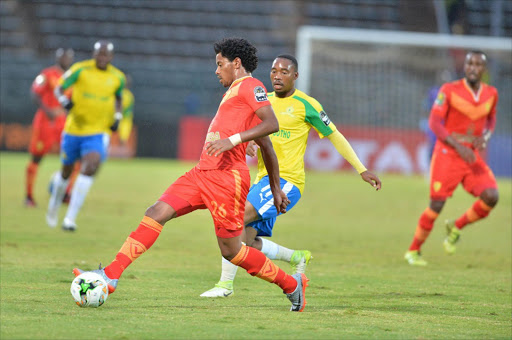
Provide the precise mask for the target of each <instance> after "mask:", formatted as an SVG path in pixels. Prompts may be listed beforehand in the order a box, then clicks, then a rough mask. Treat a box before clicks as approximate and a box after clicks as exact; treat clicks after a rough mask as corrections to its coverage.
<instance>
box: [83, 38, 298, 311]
mask: <svg viewBox="0 0 512 340" xmlns="http://www.w3.org/2000/svg"><path fill="white" fill-rule="evenodd" d="M214 50H215V53H216V64H217V69H216V71H215V74H216V75H217V77H218V78H219V80H220V83H221V84H222V85H223V86H224V87H227V88H228V90H227V91H226V93H225V94H224V97H223V98H222V101H221V103H220V105H219V108H218V110H217V113H216V115H215V117H214V118H213V120H212V122H211V124H210V127H209V129H208V134H207V135H206V141H205V146H204V148H203V151H202V153H201V157H200V160H199V164H198V165H196V166H195V167H194V168H192V169H191V170H190V171H189V172H187V173H185V174H184V175H183V176H181V177H180V178H178V179H177V180H176V181H175V182H174V183H173V184H172V185H171V186H170V187H169V188H167V190H166V191H165V192H164V193H163V195H162V196H160V198H159V199H158V201H157V202H156V203H155V204H154V205H152V206H151V207H149V208H148V209H147V210H146V214H145V216H144V217H143V219H142V222H141V223H140V224H139V227H138V228H137V230H135V231H134V232H132V233H131V234H130V236H129V237H128V238H127V239H126V241H125V243H124V244H123V246H122V247H121V250H120V251H119V253H118V254H117V256H116V259H115V260H114V261H113V262H112V263H111V264H110V265H108V266H107V267H105V268H104V269H101V268H100V269H98V270H96V271H95V272H97V273H99V274H100V275H102V276H103V277H104V278H105V279H106V280H107V282H108V284H109V290H110V292H113V291H114V290H115V289H116V287H117V283H118V279H119V277H120V276H121V274H122V273H123V271H124V270H125V269H126V268H127V267H128V266H129V265H130V264H131V263H132V262H133V261H135V260H136V259H137V258H138V257H139V256H140V255H142V254H143V253H144V252H145V251H146V250H148V249H149V248H150V247H151V246H152V245H153V243H154V242H155V241H156V239H157V238H158V236H159V235H160V232H161V231H162V229H163V225H164V224H165V223H166V222H167V221H169V220H171V219H173V218H175V217H179V216H182V215H186V214H188V213H190V212H192V211H194V210H197V209H208V210H210V213H211V215H212V218H213V222H214V226H215V233H216V235H217V242H218V245H219V248H220V251H221V254H222V256H223V257H224V258H225V259H226V260H228V261H230V262H231V263H233V264H234V265H236V266H240V267H242V268H244V269H245V270H247V272H248V273H249V274H251V275H252V276H256V277H259V278H261V279H263V280H265V281H268V282H271V283H274V284H276V285H278V286H279V287H280V288H281V289H282V290H283V292H284V293H285V294H286V295H287V297H288V299H289V300H290V302H291V303H292V307H291V311H294V312H302V311H303V310H304V307H305V305H306V300H305V297H304V294H305V289H306V286H307V282H308V279H307V277H306V275H305V274H300V273H298V274H294V275H292V276H291V275H288V274H286V273H285V272H284V271H283V270H281V269H280V268H279V267H278V266H276V265H275V264H274V263H273V262H272V261H271V260H270V259H268V258H267V257H266V256H265V255H264V254H263V253H262V252H260V251H259V250H257V249H255V248H252V247H248V246H246V245H244V244H243V243H242V236H241V235H242V232H243V229H244V206H245V201H246V197H247V193H248V192H249V186H250V180H251V179H250V173H249V168H248V166H247V163H246V159H245V153H246V148H247V142H249V141H251V140H255V141H256V143H257V144H258V145H259V146H260V148H261V149H260V150H261V155H262V159H263V160H264V162H265V166H266V168H267V171H268V173H269V186H270V190H271V192H272V195H273V196H274V197H275V199H274V202H273V203H271V204H273V205H274V208H275V209H276V210H277V211H279V212H285V211H286V205H287V204H288V203H289V200H288V199H287V197H286V195H285V194H284V193H283V191H282V190H281V188H280V185H279V164H278V162H277V158H276V155H275V153H274V149H273V148H272V143H271V142H270V138H269V137H268V135H269V134H271V133H274V132H277V131H279V123H278V121H277V119H276V116H275V115H274V111H273V110H272V106H271V105H270V103H269V101H268V99H267V92H266V90H265V87H264V86H263V84H262V83H261V82H260V81H259V80H257V79H255V78H253V77H252V76H251V73H252V72H253V71H254V70H255V69H256V67H257V63H258V58H257V56H256V48H255V47H254V46H252V45H251V44H250V43H249V42H248V41H247V40H245V39H240V38H230V39H224V40H222V41H220V42H217V43H215V44H214ZM191 237H193V235H191ZM73 272H74V274H75V275H79V274H80V273H82V272H83V271H82V270H80V269H78V268H75V269H74V270H73Z"/></svg>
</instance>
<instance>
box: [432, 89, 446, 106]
mask: <svg viewBox="0 0 512 340" xmlns="http://www.w3.org/2000/svg"><path fill="white" fill-rule="evenodd" d="M445 98H446V96H445V94H444V93H443V92H439V94H438V95H437V98H436V101H435V102H434V104H436V105H443V103H444V99H445Z"/></svg>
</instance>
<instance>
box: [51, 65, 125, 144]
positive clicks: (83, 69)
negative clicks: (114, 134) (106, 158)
mask: <svg viewBox="0 0 512 340" xmlns="http://www.w3.org/2000/svg"><path fill="white" fill-rule="evenodd" d="M60 82H61V87H62V89H63V90H65V89H67V88H70V87H72V88H73V94H72V96H71V101H72V102H73V107H72V108H71V110H70V112H69V114H68V116H67V118H66V124H65V126H64V131H65V132H66V133H69V134H71V135H79V136H85V135H93V134H98V133H104V132H109V131H110V130H109V127H110V126H111V125H112V122H113V116H114V112H115V97H116V96H121V94H122V91H123V88H124V84H125V83H126V79H125V76H124V74H123V72H121V71H120V70H119V69H117V68H116V67H114V66H113V65H110V64H109V65H108V66H107V69H106V70H100V69H99V68H97V67H96V61H95V60H94V59H89V60H85V61H81V62H78V63H75V64H73V66H71V68H70V69H69V70H68V71H66V73H64V75H63V76H62V78H61V80H60Z"/></svg>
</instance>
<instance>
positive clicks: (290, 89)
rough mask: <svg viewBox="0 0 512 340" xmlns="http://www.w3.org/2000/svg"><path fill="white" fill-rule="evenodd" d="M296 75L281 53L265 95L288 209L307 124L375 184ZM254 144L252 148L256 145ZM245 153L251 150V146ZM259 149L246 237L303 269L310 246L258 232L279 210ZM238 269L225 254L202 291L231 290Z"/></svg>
mask: <svg viewBox="0 0 512 340" xmlns="http://www.w3.org/2000/svg"><path fill="white" fill-rule="evenodd" d="M298 76H299V73H298V63H297V60H296V59H295V57H293V56H291V55H288V54H283V55H279V56H278V57H277V58H276V59H275V60H274V62H273V63H272V69H271V71H270V80H271V82H272V86H273V88H274V92H272V93H269V94H268V99H269V101H270V103H271V104H272V108H273V109H274V112H275V113H276V117H277V119H278V121H279V129H280V130H279V131H278V132H276V133H274V134H272V135H270V139H271V140H272V145H273V146H274V150H275V152H276V155H277V159H278V160H279V174H280V177H281V188H282V190H283V191H284V192H285V193H286V195H287V196H288V199H289V200H290V203H289V204H288V206H287V211H288V210H289V209H291V208H293V207H294V206H295V204H297V202H298V201H299V199H300V198H301V196H302V192H303V191H304V185H305V178H306V174H305V170H304V154H305V152H306V146H307V142H308V135H309V132H310V130H311V128H313V129H315V130H316V132H317V133H318V134H319V136H320V138H324V137H327V138H328V139H329V140H330V141H331V143H332V144H333V145H334V147H335V148H336V150H338V152H339V153H340V154H341V155H342V156H343V158H345V159H346V160H347V161H348V162H349V163H350V164H351V165H352V166H353V167H354V168H355V169H356V170H357V172H358V173H359V174H360V175H361V178H362V179H363V180H364V181H365V182H368V183H370V185H372V186H373V187H374V188H375V189H376V190H379V189H380V188H381V181H380V179H379V178H378V177H377V176H376V175H375V174H373V173H372V172H370V171H368V170H367V169H366V168H365V166H364V165H363V164H362V163H361V161H360V160H359V158H358V157H357V155H356V153H355V152H354V150H353V149H352V147H351V146H350V144H349V143H348V141H347V140H346V139H345V137H344V136H343V135H342V134H341V133H340V132H339V131H338V130H337V129H336V126H335V125H334V124H333V123H332V122H331V121H330V119H329V117H328V116H327V114H326V113H325V111H324V109H323V107H322V105H320V103H319V102H318V101H317V100H316V99H314V98H312V97H310V96H308V95H307V94H305V93H304V92H302V91H300V90H298V89H296V88H295V81H296V80H297V78H298ZM250 149H251V148H248V150H250ZM252 150H253V151H252V152H253V153H254V154H255V151H254V149H252ZM248 154H249V155H250V156H252V155H253V154H251V152H248ZM257 154H258V174H257V176H256V180H255V183H254V185H253V186H252V187H251V189H250V191H249V194H248V196H247V201H246V206H245V216H244V223H245V243H246V244H247V245H248V246H251V247H254V248H256V249H258V250H261V251H262V252H263V253H264V254H265V255H266V256H267V257H268V258H269V259H271V260H282V261H287V262H289V263H290V264H291V265H292V266H293V267H294V268H295V272H296V273H304V272H305V269H306V266H307V264H308V263H309V260H310V259H311V257H312V256H311V252H310V251H308V250H292V249H288V248H285V247H283V246H281V245H278V244H276V243H274V242H272V241H270V240H269V239H266V238H261V236H268V237H270V236H272V229H273V227H274V224H275V221H276V218H277V216H278V215H279V213H278V212H277V211H276V209H275V207H274V205H273V196H272V192H271V191H270V187H269V180H268V174H267V171H266V169H265V166H264V163H263V158H262V155H261V152H260V151H259V150H258V152H257ZM236 270H237V267H236V266H234V265H233V264H231V263H230V262H229V261H227V260H225V259H224V258H223V259H222V273H221V277H220V280H219V282H218V283H217V284H216V285H215V287H214V288H212V289H210V290H208V291H206V292H204V293H203V294H201V296H202V297H227V296H230V295H232V294H233V280H234V278H235V275H236Z"/></svg>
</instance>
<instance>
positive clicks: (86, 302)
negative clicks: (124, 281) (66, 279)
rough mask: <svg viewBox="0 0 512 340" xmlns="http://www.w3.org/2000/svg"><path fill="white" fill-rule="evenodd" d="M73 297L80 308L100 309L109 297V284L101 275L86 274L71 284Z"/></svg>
mask: <svg viewBox="0 0 512 340" xmlns="http://www.w3.org/2000/svg"><path fill="white" fill-rule="evenodd" d="M70 290H71V295H72V296H73V299H75V302H76V304H77V305H78V306H80V307H94V308H96V307H99V306H101V305H102V304H104V303H105V301H106V300H107V297H108V286H107V282H105V280H104V279H103V278H102V277H101V275H99V274H96V273H93V272H84V273H82V274H80V275H78V276H77V277H75V279H74V280H73V282H71V289H70Z"/></svg>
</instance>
